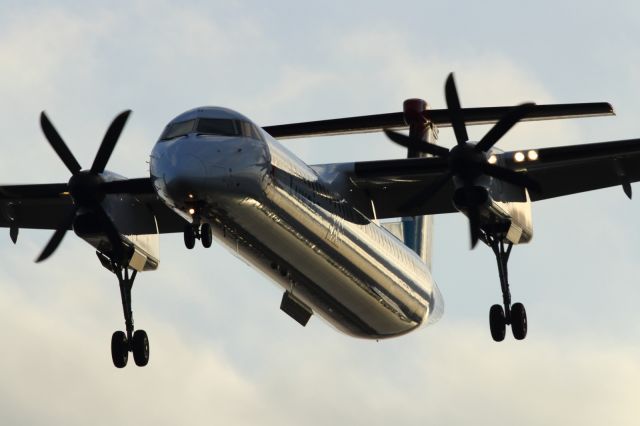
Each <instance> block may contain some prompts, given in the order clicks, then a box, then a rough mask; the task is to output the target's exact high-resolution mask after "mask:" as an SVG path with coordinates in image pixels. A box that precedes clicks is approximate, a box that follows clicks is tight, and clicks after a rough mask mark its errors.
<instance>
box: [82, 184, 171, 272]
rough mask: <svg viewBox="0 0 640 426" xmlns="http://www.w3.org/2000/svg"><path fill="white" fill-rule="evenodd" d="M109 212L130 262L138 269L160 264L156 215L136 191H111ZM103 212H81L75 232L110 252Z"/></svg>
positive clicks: (99, 248) (97, 246)
mask: <svg viewBox="0 0 640 426" xmlns="http://www.w3.org/2000/svg"><path fill="white" fill-rule="evenodd" d="M102 206H103V207H104V210H105V212H106V213H107V214H108V215H109V218H110V219H111V220H112V221H113V224H114V225H115V226H116V229H117V230H118V233H119V234H120V238H121V239H122V241H123V243H124V245H125V246H126V247H127V250H126V259H125V260H126V262H127V264H128V266H129V267H130V268H131V269H134V270H136V271H139V272H141V271H153V270H155V269H157V268H158V265H159V264H160V239H159V236H158V224H157V221H156V218H155V216H154V215H153V213H152V212H151V210H150V209H149V207H148V206H147V205H146V203H144V202H142V201H140V200H139V199H137V198H136V197H134V196H132V195H126V194H119V195H108V196H107V197H106V198H105V200H104V201H103V202H102ZM103 221H104V219H103V218H101V217H100V215H99V214H96V213H94V212H92V211H83V212H79V213H78V215H77V216H76V219H75V220H74V223H73V230H74V232H75V233H76V234H77V235H78V236H79V237H80V238H82V239H84V240H85V241H87V242H88V243H89V244H91V245H92V246H93V247H95V249H96V250H98V252H100V253H102V254H103V255H105V256H108V255H109V253H110V252H111V251H112V247H111V243H110V242H109V239H108V238H107V236H106V234H105V232H104V229H105V226H104V225H103V224H102V222H103Z"/></svg>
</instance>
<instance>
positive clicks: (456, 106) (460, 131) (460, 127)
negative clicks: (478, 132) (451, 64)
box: [444, 73, 469, 145]
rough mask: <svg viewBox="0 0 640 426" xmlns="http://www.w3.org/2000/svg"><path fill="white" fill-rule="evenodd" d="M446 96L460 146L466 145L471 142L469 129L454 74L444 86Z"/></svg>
mask: <svg viewBox="0 0 640 426" xmlns="http://www.w3.org/2000/svg"><path fill="white" fill-rule="evenodd" d="M444 96H445V99H446V100H447V108H448V109H449V114H450V115H451V125H452V126H453V131H454V133H455V134H456V140H457V141H458V145H462V144H465V143H467V142H468V141H469V135H467V128H466V126H465V124H464V114H463V113H462V108H461V107H460V99H459V98H458V90H457V89H456V82H455V81H454V79H453V73H451V74H449V77H447V82H446V83H445V85H444Z"/></svg>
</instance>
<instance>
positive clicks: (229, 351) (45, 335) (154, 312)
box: [0, 0, 640, 425]
mask: <svg viewBox="0 0 640 426" xmlns="http://www.w3.org/2000/svg"><path fill="white" fill-rule="evenodd" d="M639 12H640V7H638V6H637V5H636V4H635V3H634V2H609V3H607V5H606V6H605V5H604V4H603V3H601V2H588V1H587V2H575V1H567V2H563V3H561V4H558V3H557V2H551V1H538V2H535V3H527V4H526V5H520V4H516V3H514V2H501V1H488V2H482V3H478V2H455V3H451V2H424V1H421V2H401V3H398V4H394V5H393V6H391V5H390V4H389V3H388V2H349V3H344V2H322V3H317V2H312V3H300V2H270V3H264V2H250V1H228V2H216V1H207V2H204V1H184V2H173V3H172V2H166V1H154V2H151V1H146V0H139V1H135V0H134V1H128V2H111V3H110V4H109V5H105V4H104V3H98V2H82V3H77V2H63V1H61V2H57V5H55V6H52V5H51V3H49V2H13V3H11V2H6V3H2V4H0V58H1V60H0V77H1V78H0V115H1V116H2V117H3V118H2V120H1V122H2V131H3V137H2V139H0V144H2V145H1V146H2V148H3V155H2V157H1V158H0V181H1V182H6V183H26V182H63V181H66V180H67V179H68V176H67V173H68V172H67V171H66V169H65V168H64V166H63V165H62V163H61V162H60V161H59V160H58V159H57V158H56V156H55V155H54V153H53V151H52V150H51V148H50V147H49V146H48V145H47V144H46V142H45V140H44V138H43V136H42V135H41V132H40V129H39V126H38V114H39V112H40V111H41V110H42V109H46V110H47V112H48V114H49V116H50V117H51V119H52V120H53V122H54V123H55V124H56V126H57V128H58V129H59V131H60V132H61V134H62V135H63V137H64V138H65V140H66V141H67V142H68V144H69V146H70V147H71V149H72V151H73V152H74V153H75V154H76V156H77V157H78V159H79V161H80V163H81V164H84V165H87V164H89V163H90V162H91V161H92V159H93V156H94V155H95V152H96V150H97V147H98V144H99V141H100V140H101V138H102V135H103V134H104V131H105V129H106V126H107V125H108V123H109V122H110V120H111V119H112V118H113V117H114V116H115V115H116V113H117V112H119V111H121V110H123V109H126V108H131V109H133V110H134V114H133V116H132V117H131V120H130V122H129V124H128V126H127V128H126V129H125V132H124V134H123V136H122V138H121V140H120V143H119V145H118V146H117V148H116V151H115V153H114V155H113V157H112V159H111V161H110V164H109V168H110V169H111V170H113V171H115V172H118V173H121V174H124V175H127V176H131V177H138V176H144V175H146V174H147V168H148V167H147V164H146V161H147V160H148V155H149V153H150V151H151V148H152V146H153V144H154V142H155V140H156V138H157V136H158V135H159V134H160V132H161V130H162V128H163V126H164V125H165V124H166V123H167V122H168V121H169V120H170V119H171V118H173V117H174V116H176V115H178V114H179V113H181V112H183V111H184V110H187V109H190V108H192V107H195V106H199V105H221V106H227V107H230V108H234V109H237V110H238V111H240V112H242V113H243V114H245V115H247V116H249V117H251V118H252V119H253V120H254V121H256V122H257V123H258V124H261V125H270V124H280V123H285V122H289V121H300V120H313V119H321V118H332V117H338V116H346V115H359V114H367V113H382V112H391V111H398V110H400V109H401V105H402V100H403V99H405V98H408V97H424V98H425V99H427V100H428V101H429V102H430V104H431V105H432V106H433V107H434V108H440V107H443V106H444V96H443V85H444V79H445V77H446V75H447V73H449V72H450V71H455V72H456V78H457V82H458V88H459V90H460V94H461V99H462V103H463V105H467V106H480V105H501V104H512V103H520V102H523V101H537V102H540V103H544V102H584V101H601V100H604V101H610V102H611V103H612V104H613V105H614V107H615V108H616V111H617V114H618V115H617V116H616V117H613V118H595V119H585V120H575V121H571V122H566V121H565V122H554V123H551V122H546V123H529V124H523V125H521V126H518V127H517V128H516V129H514V130H513V131H512V132H510V133H509V134H508V135H507V136H506V137H505V138H504V140H503V141H501V143H500V147H501V148H504V149H514V148H516V147H523V148H524V147H526V148H528V147H537V146H557V145H567V144H576V143H587V142H596V141H605V140H614V139H624V138H633V137H638V136H640V126H638V120H637V116H638V114H639V113H640V108H639V107H638V101H637V100H638V98H639V95H640V93H639V92H640V90H639V87H640V78H639V77H638V76H639V74H638V72H637V70H638V65H639V64H640V54H639V53H638V49H637V40H638V39H640V31H639V30H638V28H640V25H639V22H638V20H639V19H640V18H638V16H640V13H639ZM486 130H487V129H486V128H474V129H472V130H471V131H470V133H471V136H475V137H480V136H482V135H483V134H484V132H485V131H486ZM440 143H441V144H443V145H445V146H451V144H452V143H453V134H452V132H451V131H450V130H449V129H443V130H442V131H441V140H440ZM287 146H288V147H290V148H291V149H292V150H293V151H294V152H296V153H297V154H298V155H300V156H301V157H302V158H303V159H304V160H305V161H307V162H309V163H323V162H341V161H355V160H367V159H381V158H394V157H396V158H397V157H401V156H402V155H403V152H402V150H399V149H397V148H396V147H395V146H393V145H392V144H390V143H389V142H388V141H386V140H385V139H384V138H383V137H381V136H380V135H360V136H354V137H345V138H316V139H310V140H299V141H290V142H287ZM634 189H636V188H634ZM636 198H637V197H636ZM639 213H640V206H639V204H638V201H637V200H634V201H632V202H629V201H628V200H627V199H626V197H625V196H624V194H623V192H622V190H621V189H620V188H612V189H609V190H603V191H598V192H594V193H590V194H584V195H576V196H572V197H568V198H565V199H560V200H550V201H545V202H542V203H539V204H536V205H534V211H533V214H534V226H535V236H534V240H533V242H532V244H530V245H528V246H524V247H517V248H516V249H514V252H513V255H512V260H511V262H510V275H511V281H512V292H513V296H514V301H522V302H524V303H525V305H526V306H527V310H528V313H529V320H530V334H529V337H528V338H527V340H525V341H523V342H514V341H513V340H512V339H507V341H505V342H503V343H502V344H496V343H494V342H493V341H492V340H491V337H490V334H489V327H488V318H487V317H488V310H489V307H490V305H491V304H493V303H496V302H498V301H499V300H500V292H499V284H498V276H497V270H496V267H495V261H494V258H493V254H492V253H491V252H490V250H489V249H488V248H486V247H478V248H477V249H476V250H474V251H469V250H468V235H467V233H468V229H467V223H466V220H465V218H464V217H462V216H461V215H447V216H441V217H437V218H436V230H435V245H434V251H435V255H434V256H435V257H434V271H433V274H434V277H435V279H436V280H437V282H438V284H439V286H440V288H441V290H442V293H443V295H444V297H445V302H446V308H445V315H444V317H443V318H442V319H441V320H440V322H438V323H437V324H435V325H434V326H431V327H428V328H426V329H424V330H421V331H418V332H416V333H413V334H411V335H408V336H405V337H402V338H398V339H393V340H389V341H384V342H380V343H376V342H369V341H362V340H356V339H352V338H349V337H347V336H344V335H341V334H339V333H337V332H336V331H335V330H333V329H332V328H331V327H330V326H328V325H326V324H325V323H323V322H322V321H321V320H320V319H318V318H313V319H312V320H311V322H310V323H309V325H308V326H307V327H306V328H302V327H300V326H299V325H298V324H297V323H295V322H294V321H292V320H291V319H290V318H288V317H287V316H286V315H285V314H283V313H282V312H281V311H280V310H279V308H278V307H279V303H280V297H281V292H280V290H279V289H278V288H277V287H276V286H275V285H273V284H271V283H270V282H268V281H267V280H266V279H265V278H263V277H262V276H260V275H259V274H258V273H256V272H254V271H253V270H251V269H249V268H247V266H246V265H245V264H244V263H243V262H242V261H240V260H238V259H236V258H234V257H233V256H232V255H231V254H229V253H228V252H226V251H225V250H224V249H223V248H221V247H219V246H216V245H214V247H212V248H211V249H209V250H204V249H201V248H200V249H196V250H194V251H187V250H186V249H185V248H184V246H183V244H182V241H181V236H180V235H167V236H163V237H162V238H161V257H162V260H161V266H160V269H159V270H158V271H157V272H153V273H148V274H142V275H141V276H140V277H139V278H138V280H137V281H136V285H135V286H134V293H133V298H134V311H135V320H136V325H137V326H138V327H141V328H144V329H146V330H147V331H148V333H149V335H150V339H151V361H150V364H149V366H148V367H146V368H144V369H140V368H137V367H135V366H129V367H127V368H126V369H124V370H116V369H115V368H114V367H113V366H112V365H111V360H110V355H109V339H110V336H111V333H112V332H113V331H114V330H116V329H119V328H122V327H123V320H122V313H121V307H120V300H119V295H118V289H117V286H116V281H115V279H114V277H113V276H112V275H111V274H110V273H108V272H107V271H105V270H104V269H103V268H102V267H101V266H100V265H99V263H98V261H97V259H96V258H95V254H94V252H93V250H92V249H91V248H90V247H89V246H88V245H87V244H86V243H84V242H83V241H80V240H78V239H77V238H75V237H74V236H72V235H68V236H67V238H65V240H64V243H63V245H62V246H61V247H60V249H59V250H58V251H57V252H56V254H55V256H54V257H53V258H51V259H50V260H48V261H47V262H45V263H43V264H40V265H35V264H34V263H33V259H35V257H36V256H37V254H38V253H39V252H40V250H41V249H42V247H43V246H44V244H45V243H46V241H47V239H48V238H49V237H50V233H49V232H40V231H28V230H23V231H22V232H21V234H20V239H19V241H18V244H17V246H13V244H11V242H10V240H9V238H8V232H7V237H6V240H5V243H4V244H0V253H1V254H2V259H3V261H2V264H3V267H2V268H0V323H2V324H3V326H2V327H0V338H2V341H3V342H4V349H3V350H2V351H0V353H1V355H0V376H1V377H2V378H3V379H2V381H0V420H2V423H3V424H65V425H69V424H86V423H87V422H92V423H95V424H114V423H116V422H127V423H129V422H133V421H135V422H137V423H138V424H175V423H177V422H182V423H191V424H204V423H207V424H210V423H212V422H219V423H222V422H227V423H233V424H256V423H259V424H283V423H284V424H288V423H294V422H296V423H305V424H327V423H334V424H354V423H355V424H365V423H366V424H373V425H375V424H389V423H391V422H397V423H404V424H426V423H427V422H430V423H435V424H443V425H447V424H461V423H470V422H474V423H476V424H492V425H500V424H512V423H513V422H514V421H516V419H517V421H518V423H520V424H525V425H526V424H532V425H533V424H541V423H560V422H564V423H566V424H574V423H580V424H583V425H595V424H602V423H604V422H607V423H610V424H620V425H625V424H629V425H631V424H635V422H636V421H637V420H636V419H637V418H638V415H639V414H640V408H638V405H637V397H636V395H637V389H636V388H637V383H638V382H640V361H638V360H640V343H639V342H640V326H639V322H638V321H637V306H636V305H637V303H636V300H638V299H639V298H640V286H638V282H637V281H638V279H637V276H638V272H639V271H640V268H639V266H638V262H637V259H638V257H639V256H640V249H639V248H638V247H640V228H639V227H638V226H637V225H636V223H637V217H638V216H639ZM460 265H463V266H462V267H461V266H460Z"/></svg>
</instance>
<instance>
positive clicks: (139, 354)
mask: <svg viewBox="0 0 640 426" xmlns="http://www.w3.org/2000/svg"><path fill="white" fill-rule="evenodd" d="M132 340H133V360H134V361H135V362H136V365H137V366H138V367H144V366H145V365H147V364H148V363H149V338H148V337H147V332H146V331H144V330H136V332H135V333H133V339H132Z"/></svg>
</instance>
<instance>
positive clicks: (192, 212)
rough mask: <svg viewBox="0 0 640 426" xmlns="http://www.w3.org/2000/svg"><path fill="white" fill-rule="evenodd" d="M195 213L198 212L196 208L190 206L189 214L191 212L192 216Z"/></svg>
mask: <svg viewBox="0 0 640 426" xmlns="http://www.w3.org/2000/svg"><path fill="white" fill-rule="evenodd" d="M195 213H196V209H194V208H190V209H189V214H190V215H192V216H193V215H194V214H195Z"/></svg>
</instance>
